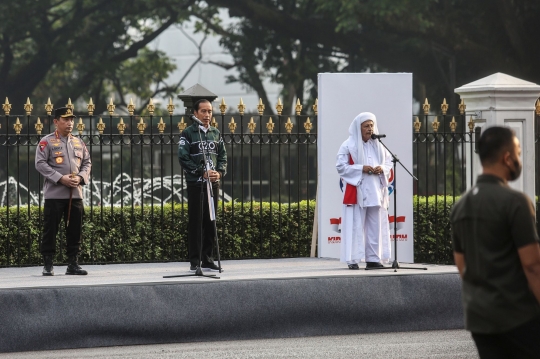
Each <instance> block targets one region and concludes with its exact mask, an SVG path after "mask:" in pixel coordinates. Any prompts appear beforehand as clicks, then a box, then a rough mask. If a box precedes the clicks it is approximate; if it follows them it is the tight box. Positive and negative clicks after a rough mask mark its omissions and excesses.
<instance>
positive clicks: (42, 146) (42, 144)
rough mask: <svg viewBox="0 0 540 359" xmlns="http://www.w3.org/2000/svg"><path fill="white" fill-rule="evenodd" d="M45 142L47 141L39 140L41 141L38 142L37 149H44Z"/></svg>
mask: <svg viewBox="0 0 540 359" xmlns="http://www.w3.org/2000/svg"><path fill="white" fill-rule="evenodd" d="M47 143H48V142H47V141H41V142H40V143H39V149H40V150H41V151H43V150H44V149H45V147H47Z"/></svg>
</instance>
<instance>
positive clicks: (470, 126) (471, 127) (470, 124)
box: [467, 115, 474, 132]
mask: <svg viewBox="0 0 540 359" xmlns="http://www.w3.org/2000/svg"><path fill="white" fill-rule="evenodd" d="M467 125H468V126H469V132H473V131H474V120H473V119H472V115H471V118H470V120H469V123H468V124H467Z"/></svg>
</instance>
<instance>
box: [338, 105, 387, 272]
mask: <svg viewBox="0 0 540 359" xmlns="http://www.w3.org/2000/svg"><path fill="white" fill-rule="evenodd" d="M378 133H379V131H378V128H377V118H376V117H375V115H374V114H372V113H370V112H362V113H361V114H359V115H358V116H356V118H355V119H354V120H353V122H352V123H351V126H350V127H349V138H348V139H347V140H346V141H345V142H343V144H342V145H341V147H340V149H339V152H338V154H337V163H336V168H337V171H338V174H339V175H340V177H341V181H342V184H343V207H342V216H341V261H342V262H346V263H347V265H348V266H349V269H359V266H358V263H360V262H362V261H365V262H366V268H379V267H382V266H383V265H382V263H381V261H383V262H388V261H389V260H390V231H389V228H388V200H389V197H388V178H389V177H390V170H391V168H392V157H391V155H390V153H389V152H388V151H387V150H386V149H385V148H384V147H383V146H382V145H381V144H380V143H379V141H378V140H374V139H371V135H372V134H378Z"/></svg>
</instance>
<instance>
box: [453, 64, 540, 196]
mask: <svg viewBox="0 0 540 359" xmlns="http://www.w3.org/2000/svg"><path fill="white" fill-rule="evenodd" d="M454 91H455V93H457V94H458V95H459V96H460V97H461V99H462V100H463V101H464V102H465V105H467V113H468V115H470V114H472V113H473V112H474V113H475V114H476V120H475V121H474V122H475V125H476V126H477V127H481V128H484V127H491V126H507V127H510V128H512V129H513V130H514V131H515V132H516V136H517V137H518V139H519V141H520V142H521V160H522V162H523V173H522V175H521V177H520V178H519V179H518V180H516V181H514V182H510V183H509V184H510V186H511V187H512V188H515V189H517V190H520V191H523V192H524V193H525V194H527V195H528V196H529V197H530V198H531V200H532V201H533V203H536V201H535V187H534V179H535V156H534V154H535V144H534V109H535V107H534V105H535V103H536V100H537V99H538V97H539V96H540V86H539V85H537V84H535V83H532V82H528V81H524V80H521V79H518V78H516V77H512V76H509V75H506V74H503V73H500V72H498V73H496V74H493V75H490V76H488V77H484V78H482V79H480V80H477V81H474V82H471V83H469V84H466V85H463V86H461V87H458V88H457V89H455V90H454ZM470 153H471V151H469V150H468V151H467V163H471V162H470V161H471V160H472V161H474V162H473V169H474V172H475V173H470V172H471V171H470V170H469V171H467V177H468V178H467V186H468V187H469V186H470V183H471V177H470V176H473V178H472V181H473V182H476V177H477V175H478V174H480V173H481V172H482V167H481V165H480V160H479V158H478V155H474V156H473V157H474V158H473V159H471V158H470V156H471V155H470ZM467 168H468V169H469V168H470V166H467Z"/></svg>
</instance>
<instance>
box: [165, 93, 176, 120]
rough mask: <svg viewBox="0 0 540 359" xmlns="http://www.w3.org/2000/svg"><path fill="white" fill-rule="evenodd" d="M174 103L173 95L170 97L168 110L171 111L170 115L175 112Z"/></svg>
mask: <svg viewBox="0 0 540 359" xmlns="http://www.w3.org/2000/svg"><path fill="white" fill-rule="evenodd" d="M174 109H175V107H174V104H173V102H172V97H169V104H168V105H167V111H168V112H169V116H172V114H173V112H174Z"/></svg>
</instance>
